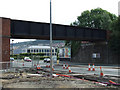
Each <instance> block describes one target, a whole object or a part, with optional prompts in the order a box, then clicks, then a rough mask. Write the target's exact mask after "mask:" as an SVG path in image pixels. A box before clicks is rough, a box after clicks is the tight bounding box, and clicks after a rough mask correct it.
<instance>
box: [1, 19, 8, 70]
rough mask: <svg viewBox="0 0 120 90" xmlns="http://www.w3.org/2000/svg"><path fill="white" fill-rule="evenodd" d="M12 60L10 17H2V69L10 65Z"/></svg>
mask: <svg viewBox="0 0 120 90" xmlns="http://www.w3.org/2000/svg"><path fill="white" fill-rule="evenodd" d="M9 61H10V19H8V18H0V69H5V68H7V67H9V63H8V64H7V62H9Z"/></svg>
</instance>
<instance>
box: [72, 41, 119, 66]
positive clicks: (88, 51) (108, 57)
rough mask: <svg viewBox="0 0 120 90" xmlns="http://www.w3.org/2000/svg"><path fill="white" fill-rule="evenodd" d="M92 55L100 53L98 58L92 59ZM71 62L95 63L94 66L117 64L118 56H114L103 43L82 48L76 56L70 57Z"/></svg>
mask: <svg viewBox="0 0 120 90" xmlns="http://www.w3.org/2000/svg"><path fill="white" fill-rule="evenodd" d="M92 53H100V58H97V59H93V58H92ZM72 61H73V62H80V63H96V64H118V63H120V55H117V54H114V53H113V52H112V51H111V50H110V48H109V47H108V46H107V44H105V43H96V44H94V45H88V46H83V47H81V48H80V49H79V52H78V53H77V55H76V56H74V57H72Z"/></svg>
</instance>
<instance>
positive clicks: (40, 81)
mask: <svg viewBox="0 0 120 90" xmlns="http://www.w3.org/2000/svg"><path fill="white" fill-rule="evenodd" d="M7 75H8V74H4V76H7ZM9 75H10V74H9ZM11 75H14V74H11ZM17 75H18V76H19V74H16V76H17ZM2 84H3V88H116V87H113V86H103V85H100V84H98V83H94V82H91V81H87V80H78V79H74V78H67V77H54V78H50V77H49V76H42V74H41V76H32V77H29V78H28V77H27V74H26V73H23V74H22V76H19V78H13V79H2Z"/></svg>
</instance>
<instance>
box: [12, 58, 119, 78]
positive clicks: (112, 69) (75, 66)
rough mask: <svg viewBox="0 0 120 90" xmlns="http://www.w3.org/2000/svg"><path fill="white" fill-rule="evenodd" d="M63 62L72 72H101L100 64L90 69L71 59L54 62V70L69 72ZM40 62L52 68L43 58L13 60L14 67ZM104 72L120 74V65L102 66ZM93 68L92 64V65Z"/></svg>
mask: <svg viewBox="0 0 120 90" xmlns="http://www.w3.org/2000/svg"><path fill="white" fill-rule="evenodd" d="M63 63H68V64H69V66H70V69H71V71H72V72H76V73H81V74H100V65H97V66H96V65H95V71H88V65H83V64H82V65H81V64H80V63H73V62H70V61H60V63H59V65H57V63H55V64H54V70H58V71H66V72H69V70H68V69H63ZM37 64H40V66H41V68H44V69H47V70H50V68H46V65H50V63H44V61H43V60H40V61H33V62H23V61H21V60H15V61H13V62H12V67H19V68H25V67H26V68H29V67H35V65H37ZM101 67H102V72H103V73H104V75H112V76H120V72H119V70H120V67H119V66H113V65H112V66H105V65H104V66H101ZM91 69H92V66H91Z"/></svg>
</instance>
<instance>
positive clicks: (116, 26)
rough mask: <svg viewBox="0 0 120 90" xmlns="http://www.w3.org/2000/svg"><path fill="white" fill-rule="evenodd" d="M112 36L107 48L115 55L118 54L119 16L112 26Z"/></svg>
mask: <svg viewBox="0 0 120 90" xmlns="http://www.w3.org/2000/svg"><path fill="white" fill-rule="evenodd" d="M111 29H112V34H111V37H110V40H109V46H110V48H111V49H112V50H113V51H114V53H116V54H120V16H119V17H118V19H117V20H114V21H113V23H112V25H111Z"/></svg>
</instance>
